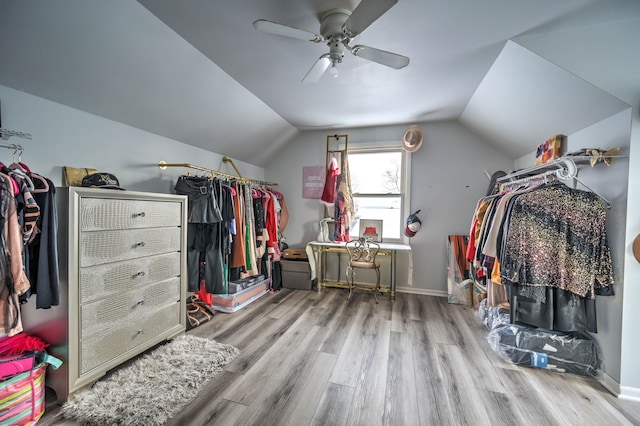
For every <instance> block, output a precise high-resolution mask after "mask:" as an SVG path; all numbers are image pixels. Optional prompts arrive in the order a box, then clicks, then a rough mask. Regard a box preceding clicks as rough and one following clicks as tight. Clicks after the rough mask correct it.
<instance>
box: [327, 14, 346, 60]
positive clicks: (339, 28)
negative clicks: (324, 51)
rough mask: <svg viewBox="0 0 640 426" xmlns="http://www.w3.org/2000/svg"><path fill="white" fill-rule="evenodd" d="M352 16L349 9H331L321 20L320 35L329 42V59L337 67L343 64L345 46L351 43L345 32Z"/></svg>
mask: <svg viewBox="0 0 640 426" xmlns="http://www.w3.org/2000/svg"><path fill="white" fill-rule="evenodd" d="M349 16H351V11H350V10H347V9H331V10H329V11H328V12H327V13H325V14H324V15H323V16H322V19H321V20H320V34H321V35H322V37H324V39H325V40H327V46H329V57H330V58H331V62H332V63H333V64H334V65H335V64H337V63H340V62H342V58H343V57H344V45H345V44H347V43H349V37H347V36H346V34H345V33H344V32H343V27H344V23H345V22H346V21H347V19H349Z"/></svg>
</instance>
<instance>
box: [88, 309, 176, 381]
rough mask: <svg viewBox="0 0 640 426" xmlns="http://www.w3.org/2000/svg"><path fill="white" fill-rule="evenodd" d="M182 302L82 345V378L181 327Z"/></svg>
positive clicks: (102, 334)
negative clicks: (95, 369)
mask: <svg viewBox="0 0 640 426" xmlns="http://www.w3.org/2000/svg"><path fill="white" fill-rule="evenodd" d="M180 320H181V318H180V303H177V302H176V303H174V304H173V305H171V306H167V307H165V308H163V309H161V310H158V311H155V312H151V313H149V314H148V315H146V316H143V317H140V318H137V320H136V321H135V322H133V323H130V322H125V323H123V324H120V325H119V326H117V327H114V328H110V329H108V330H105V331H103V332H102V333H99V334H97V335H95V336H93V337H92V338H89V339H85V340H83V341H82V342H81V343H80V353H79V368H80V372H79V373H80V375H82V374H86V373H88V372H90V371H91V370H92V369H94V368H97V367H100V366H102V365H104V364H106V363H107V362H109V361H111V360H113V359H115V358H117V357H119V356H122V355H123V354H125V353H127V352H128V351H130V350H133V349H135V348H136V347H137V346H141V345H144V344H145V343H147V342H150V341H153V340H155V339H156V338H157V337H158V336H160V335H161V334H163V333H165V332H166V331H167V330H170V329H171V328H172V327H175V326H177V325H179V324H180Z"/></svg>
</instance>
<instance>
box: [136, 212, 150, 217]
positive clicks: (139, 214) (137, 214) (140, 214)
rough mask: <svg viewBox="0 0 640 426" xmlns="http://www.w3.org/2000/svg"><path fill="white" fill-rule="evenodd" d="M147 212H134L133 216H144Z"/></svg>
mask: <svg viewBox="0 0 640 426" xmlns="http://www.w3.org/2000/svg"><path fill="white" fill-rule="evenodd" d="M146 215H147V214H146V213H145V212H140V213H136V214H134V215H133V217H145V216H146Z"/></svg>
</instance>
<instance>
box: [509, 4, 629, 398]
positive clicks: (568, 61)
mask: <svg viewBox="0 0 640 426" xmlns="http://www.w3.org/2000/svg"><path fill="white" fill-rule="evenodd" d="M626 4H627V6H628V7H629V13H628V17H626V18H625V19H620V20H617V21H614V22H610V23H605V24H602V23H599V24H597V25H591V26H588V27H583V28H578V29H573V30H563V31H556V32H553V33H542V34H531V35H524V36H521V37H518V38H517V42H518V43H520V44H521V45H522V46H524V47H526V48H527V49H530V50H532V51H533V52H535V53H537V54H539V55H541V56H542V57H544V58H546V59H548V60H550V61H552V62H554V63H556V64H558V65H559V66H561V67H563V68H564V69H566V70H568V71H569V72H572V73H574V74H576V75H577V76H579V77H581V78H583V79H584V80H586V81H588V82H589V83H591V84H594V85H595V86H597V87H599V88H601V89H603V90H605V91H607V92H608V93H610V94H612V95H614V96H616V97H617V98H619V99H621V100H623V101H625V102H626V103H627V104H629V105H631V107H632V108H633V111H632V113H631V134H630V143H629V151H628V153H629V179H628V194H638V193H640V171H639V170H640V116H639V113H638V111H639V110H640V81H639V80H638V75H640V55H638V54H637V53H636V52H637V50H638V49H637V47H638V40H640V18H638V11H639V10H640V3H638V2H637V1H635V2H634V1H628V2H626ZM604 7H607V6H606V5H605V6H604ZM594 16H597V15H594ZM598 145H601V144H598ZM602 145H604V144H602ZM627 201H628V202H627V211H626V226H624V227H623V226H622V224H620V230H619V232H623V233H625V241H624V244H623V246H624V253H623V254H622V255H621V256H618V260H617V261H621V262H623V263H624V266H623V271H624V272H623V274H622V276H621V277H620V284H621V285H622V286H623V292H624V300H623V302H622V329H621V331H620V332H619V333H620V336H621V341H620V342H617V343H616V342H612V343H611V344H612V346H613V345H615V346H619V347H621V351H620V371H619V381H617V377H616V374H615V371H611V377H612V379H613V381H614V382H611V383H609V386H610V387H612V388H613V389H612V390H614V391H615V392H616V393H620V397H622V398H629V399H634V400H637V401H640V368H638V363H637V358H638V354H639V353H640V338H639V337H640V334H639V333H640V331H639V328H638V324H640V309H638V305H639V304H640V287H639V286H638V285H636V282H637V281H638V278H637V277H639V276H640V264H639V263H638V262H637V261H636V260H635V258H634V257H633V254H632V252H631V245H632V243H633V239H634V238H635V236H636V235H638V234H639V233H640V199H638V197H637V195H631V196H629V198H628V200H627ZM627 280H628V281H629V283H630V284H627V285H625V281H627ZM599 334H603V333H599ZM614 362H615V361H613V360H611V359H608V360H607V364H608V365H610V364H612V363H614ZM607 373H609V371H608V370H607Z"/></svg>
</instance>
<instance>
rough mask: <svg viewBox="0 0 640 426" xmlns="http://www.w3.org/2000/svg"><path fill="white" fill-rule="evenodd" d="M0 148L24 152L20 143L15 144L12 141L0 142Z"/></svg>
mask: <svg viewBox="0 0 640 426" xmlns="http://www.w3.org/2000/svg"><path fill="white" fill-rule="evenodd" d="M0 148H7V149H13V150H14V152H16V153H17V152H18V151H20V154H22V153H23V152H24V148H23V147H22V145H18V144H15V143H12V144H11V145H3V144H0Z"/></svg>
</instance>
